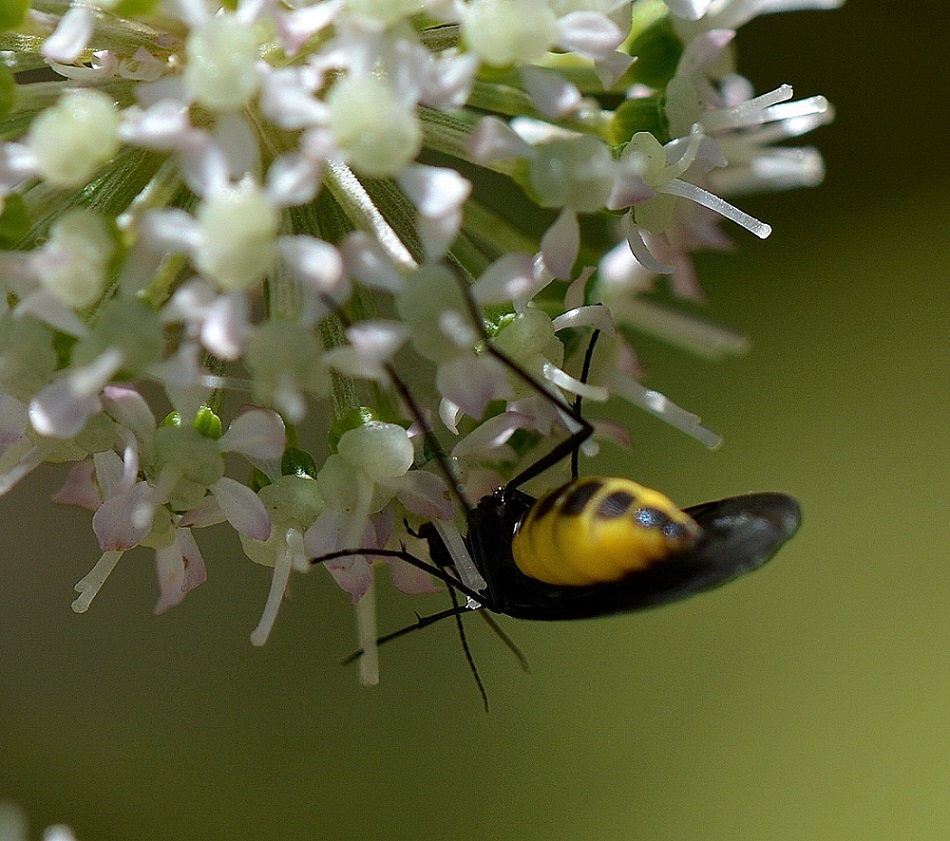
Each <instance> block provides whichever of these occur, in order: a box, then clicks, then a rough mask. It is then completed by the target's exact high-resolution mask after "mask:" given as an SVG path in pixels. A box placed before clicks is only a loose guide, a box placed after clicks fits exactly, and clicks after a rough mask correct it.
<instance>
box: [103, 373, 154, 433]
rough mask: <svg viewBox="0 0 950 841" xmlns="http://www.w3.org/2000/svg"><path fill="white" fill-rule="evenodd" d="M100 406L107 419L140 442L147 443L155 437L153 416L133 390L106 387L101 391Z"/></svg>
mask: <svg viewBox="0 0 950 841" xmlns="http://www.w3.org/2000/svg"><path fill="white" fill-rule="evenodd" d="M102 406H103V408H104V409H105V410H106V412H107V413H108V415H109V417H111V418H112V419H113V420H115V421H117V422H118V423H120V424H121V425H122V426H124V427H125V428H126V429H131V430H132V432H134V433H135V436H136V437H137V438H138V439H139V440H140V441H143V442H145V443H148V442H149V441H151V440H152V437H153V436H154V435H155V415H153V414H152V410H151V409H150V408H149V406H148V403H147V402H146V401H145V398H144V397H142V395H141V394H139V392H138V391H136V390H135V389H134V388H128V387H127V386H118V385H107V386H106V387H105V388H104V389H103V390H102Z"/></svg>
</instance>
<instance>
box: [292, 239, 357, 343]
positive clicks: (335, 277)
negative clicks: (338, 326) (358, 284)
mask: <svg viewBox="0 0 950 841" xmlns="http://www.w3.org/2000/svg"><path fill="white" fill-rule="evenodd" d="M277 248H278V251H279V253H280V258H281V260H282V261H283V263H284V264H286V266H287V268H288V269H289V270H290V272H291V273H292V274H293V275H294V276H295V277H296V278H297V279H298V280H299V281H300V282H301V284H303V285H304V287H305V288H304V294H303V296H302V298H303V300H302V301H301V311H300V316H299V317H300V323H301V324H303V325H304V327H312V326H313V325H314V324H316V322H317V321H319V320H320V319H321V318H323V317H324V316H325V315H326V314H327V312H328V311H329V310H330V309H331V307H332V304H331V303H329V302H332V303H333V304H337V305H342V304H343V302H344V301H345V300H346V299H347V298H349V297H350V293H351V292H352V290H353V284H352V282H351V280H350V278H349V276H347V275H346V274H344V272H343V257H342V255H341V254H340V251H339V249H337V248H336V247H335V246H333V245H330V243H328V242H324V241H323V240H322V239H318V238H317V237H311V236H306V235H300V236H284V237H279V238H278V240H277Z"/></svg>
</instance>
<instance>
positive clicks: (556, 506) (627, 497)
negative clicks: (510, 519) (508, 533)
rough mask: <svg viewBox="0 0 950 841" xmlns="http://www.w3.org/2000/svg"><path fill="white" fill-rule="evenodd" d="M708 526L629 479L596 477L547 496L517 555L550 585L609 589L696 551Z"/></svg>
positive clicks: (521, 536) (522, 530)
mask: <svg viewBox="0 0 950 841" xmlns="http://www.w3.org/2000/svg"><path fill="white" fill-rule="evenodd" d="M699 533H700V529H699V526H697V525H696V523H695V522H693V520H692V519H691V518H690V517H689V516H688V515H687V514H684V513H683V512H682V511H680V510H679V509H678V508H677V507H676V506H675V505H674V504H673V503H672V502H671V501H670V500H669V499H668V498H667V497H666V496H664V495H663V494H661V493H659V492H658V491H654V490H651V489H650V488H645V487H644V486H643V485H638V484H637V483H636V482H631V481H629V480H628V479H610V478H603V477H588V478H584V479H576V480H574V481H573V482H568V484H566V485H563V486H562V487H560V488H557V489H556V490H554V491H551V492H550V493H548V494H545V495H544V496H542V497H540V498H539V499H538V500H537V502H535V504H534V505H533V506H532V507H531V510H530V511H528V513H527V515H526V516H525V518H524V520H523V521H522V522H521V525H520V527H519V528H518V531H517V533H516V534H515V537H514V540H513V541H512V544H511V551H512V554H513V556H514V560H515V563H516V564H517V566H518V568H519V569H520V570H521V571H522V572H523V573H524V574H525V575H527V576H529V577H531V578H535V579H537V580H538V581H543V582H545V583H547V584H559V585H563V586H574V587H582V586H588V585H591V584H607V583H609V582H611V581H618V580H619V579H621V578H623V577H624V576H625V575H627V574H629V573H631V572H634V571H636V570H640V569H644V568H646V567H648V566H650V565H651V564H654V563H657V562H658V561H662V560H663V559H665V558H667V557H669V556H670V555H672V554H673V553H675V552H679V551H682V550H684V549H688V548H689V547H690V546H692V545H693V544H694V543H695V542H696V541H697V540H698V538H699Z"/></svg>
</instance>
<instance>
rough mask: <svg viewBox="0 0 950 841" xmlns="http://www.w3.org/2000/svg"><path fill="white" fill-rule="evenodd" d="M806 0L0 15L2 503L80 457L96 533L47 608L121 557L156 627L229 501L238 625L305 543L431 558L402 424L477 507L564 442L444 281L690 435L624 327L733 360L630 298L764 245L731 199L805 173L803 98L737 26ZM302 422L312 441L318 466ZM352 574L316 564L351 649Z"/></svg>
mask: <svg viewBox="0 0 950 841" xmlns="http://www.w3.org/2000/svg"><path fill="white" fill-rule="evenodd" d="M834 5H837V3H836V2H835V0H667V2H660V0H635V2H629V0H627V1H626V2H625V0H225V2H219V0H5V2H4V3H3V4H2V7H0V284H2V285H3V288H4V292H5V294H4V296H3V298H2V303H0V492H7V491H9V490H10V489H12V488H13V487H14V486H15V485H16V484H17V483H18V482H19V481H21V480H22V479H23V478H24V477H26V476H27V475H28V474H29V473H30V472H31V471H32V470H33V469H35V468H36V467H38V466H39V465H40V464H43V463H49V462H63V461H66V462H70V463H72V465H73V466H72V469H71V470H70V473H69V479H68V481H67V483H66V485H65V487H64V488H63V489H62V491H60V492H59V494H58V495H57V496H56V498H55V499H56V501H57V502H61V503H68V504H74V505H81V506H84V507H86V508H88V509H89V510H90V511H92V512H93V516H92V525H93V529H94V531H95V534H96V537H97V539H98V541H99V544H100V547H101V549H102V555H101V557H100V559H99V560H98V562H97V563H96V564H95V566H94V567H93V568H92V570H91V571H90V572H89V573H88V574H87V575H86V576H85V577H83V578H82V580H81V581H80V582H79V583H78V584H77V585H76V589H77V591H78V593H79V595H78V597H77V598H76V600H75V601H74V603H73V607H74V609H75V610H76V611H77V612H82V611H85V610H86V609H87V608H89V606H90V603H91V602H92V601H93V599H94V598H95V597H96V595H97V594H98V593H99V592H100V589H101V588H102V586H103V584H104V582H105V581H106V579H107V578H108V576H109V573H110V572H111V570H112V569H113V568H114V567H115V566H116V564H117V563H118V562H119V561H120V559H121V558H122V556H123V554H124V553H125V552H127V551H129V550H130V549H133V548H134V547H137V546H144V547H147V548H148V549H150V550H152V551H153V552H154V556H155V568H156V571H157V575H158V582H159V591H160V595H159V598H158V602H157V604H156V607H155V610H156V612H161V611H164V610H167V609H169V608H171V607H172V606H174V605H176V604H178V603H179V602H181V600H182V599H183V598H184V596H185V595H186V594H187V593H188V592H189V591H190V590H192V589H193V588H195V587H197V586H198V585H199V584H201V583H202V582H203V581H204V580H205V574H206V573H205V565H204V562H203V559H202V554H201V551H200V549H199V545H198V542H197V541H196V539H195V536H194V533H195V530H197V529H200V528H203V527H206V526H209V525H212V524H214V523H221V522H224V521H227V522H228V523H230V525H231V526H232V527H233V528H234V529H236V530H237V532H238V533H239V534H240V537H241V541H242V544H243V546H244V549H245V551H246V554H247V556H248V557H249V558H250V559H251V560H252V561H254V562H256V563H259V564H263V565H265V566H268V567H272V568H273V578H272V585H271V590H270V596H269V598H268V599H267V604H266V608H265V610H264V615H263V617H262V619H261V621H260V623H259V625H258V626H257V628H256V629H255V630H254V632H253V634H252V641H253V642H254V643H255V644H262V643H263V642H264V641H265V640H266V639H267V636H268V634H269V632H270V630H271V627H272V625H273V622H274V618H275V616H276V613H277V609H278V607H279V605H280V603H281V600H282V598H283V596H284V594H285V591H286V589H287V587H288V582H289V579H290V576H291V573H292V572H295V571H296V572H305V571H306V570H308V569H309V568H310V566H311V564H310V559H312V558H314V557H316V556H320V555H322V554H326V553H330V552H334V551H337V550H341V549H348V548H350V549H352V548H366V549H371V548H382V547H386V546H398V545H399V544H400V543H405V544H408V545H410V546H413V547H414V548H416V549H418V551H420V552H421V551H424V550H422V549H421V548H419V547H418V542H417V541H415V538H414V537H413V536H412V530H414V528H415V527H416V526H418V524H419V523H421V522H423V521H438V522H442V523H450V522H453V521H454V520H455V519H456V518H457V517H458V516H459V513H460V512H459V511H458V510H457V508H458V506H457V505H456V504H454V501H455V496H453V493H451V492H450V491H451V490H452V489H451V487H450V485H449V477H447V476H446V475H444V471H441V470H440V469H439V464H438V463H437V461H436V460H435V459H434V458H433V452H432V446H431V441H428V442H427V441H426V440H425V439H426V436H425V435H424V434H423V432H424V429H423V425H429V424H431V426H432V427H433V428H435V429H436V431H437V433H438V434H439V436H440V438H441V440H442V441H443V444H442V446H443V447H444V449H445V451H446V454H447V461H448V462H449V463H450V464H451V467H452V470H453V473H454V476H453V477H452V478H451V481H452V483H457V487H458V488H460V489H461V492H462V493H464V494H465V496H466V497H467V498H469V499H473V500H477V499H478V498H479V497H480V496H482V495H483V494H485V493H487V492H489V491H490V490H491V489H492V488H493V487H495V486H497V485H498V484H500V483H502V482H503V481H504V477H505V476H506V475H510V474H511V472H512V471H514V470H516V469H517V467H518V465H519V464H524V463H529V462H530V461H531V460H533V459H536V458H537V453H538V452H539V451H543V450H544V449H545V448H550V446H551V440H552V438H556V437H558V436H561V437H563V436H565V435H568V434H570V432H571V431H572V420H571V419H570V418H569V417H568V416H566V415H565V414H564V413H562V412H559V411H557V409H556V408H555V407H554V406H553V405H552V403H551V401H549V400H545V399H544V398H543V397H541V396H539V394H538V393H537V391H536V390H535V389H533V388H531V387H529V386H528V385H526V383H525V381H524V380H519V379H518V378H517V377H513V376H512V375H511V374H510V372H509V371H506V370H505V369H504V367H503V366H501V365H499V363H498V361H497V359H496V358H495V357H493V356H492V355H490V354H488V353H485V352H484V339H483V332H482V326H481V325H477V324H474V323H473V321H472V313H473V310H472V307H471V305H470V300H469V297H468V296H471V300H473V301H474V302H475V305H476V306H477V308H478V314H479V318H481V319H483V321H484V325H485V327H486V329H487V330H488V333H489V335H490V336H491V339H492V341H493V343H494V344H495V345H496V346H497V347H498V348H500V349H501V350H502V351H503V352H504V353H505V354H507V355H508V356H510V358H511V359H513V360H515V361H516V362H517V363H518V365H520V366H521V367H522V368H523V369H524V370H526V371H527V372H529V373H530V374H531V375H532V376H534V377H536V378H537V379H538V380H540V381H543V382H545V383H546V384H548V387H550V388H551V389H552V390H553V391H556V392H557V393H558V394H560V395H562V396H563V397H564V398H565V399H567V400H573V399H574V397H575V396H583V397H584V398H585V399H587V400H594V401H597V400H604V399H606V398H608V397H610V396H615V397H619V398H622V399H626V400H628V401H630V402H632V403H633V404H635V405H637V406H640V407H642V408H644V409H646V410H647V411H649V412H652V413H653V414H655V415H658V416H659V417H661V418H663V419H665V420H667V421H669V422H671V423H673V424H674V425H676V426H678V427H680V428H682V429H683V430H684V431H686V432H687V433H689V434H691V435H693V436H695V437H696V438H698V439H700V440H701V441H703V442H704V443H706V444H708V445H715V444H716V443H717V441H718V437H717V436H716V434H715V433H713V432H712V431H711V430H708V429H707V428H706V427H704V426H703V425H702V424H701V423H700V422H699V420H698V418H697V417H696V416H695V415H693V414H692V413H691V412H688V411H686V410H685V409H682V408H680V407H678V406H676V405H675V404H674V403H672V402H671V401H670V400H668V399H667V398H665V397H664V396H663V395H662V394H660V393H658V392H656V391H654V390H652V389H650V388H647V387H645V386H644V385H642V384H641V382H640V376H641V372H640V369H639V367H638V362H637V357H636V354H635V352H634V348H633V347H632V345H631V340H632V337H635V335H636V334H637V333H638V332H648V333H651V334H653V335H657V336H661V337H663V338H665V339H667V340H669V341H672V342H675V343H679V344H681V345H683V346H685V347H688V348H690V349H693V350H699V351H701V352H704V353H707V354H709V355H718V354H721V353H727V352H730V351H735V350H738V349H740V348H741V346H742V343H743V340H742V338H741V337H739V336H736V335H735V334H733V333H731V332H730V331H728V330H724V329H721V328H718V327H716V326H715V325H711V324H709V323H708V322H705V321H700V320H696V319H694V318H692V317H691V316H689V315H687V314H686V312H685V311H684V310H680V309H678V308H676V307H675V305H671V304H669V303H660V302H658V301H657V300H656V299H655V297H653V298H651V297H649V296H646V297H645V296H644V293H648V292H650V291H651V290H653V289H654V287H655V284H656V281H657V278H658V276H660V275H665V276H668V277H669V289H670V290H671V291H672V293H673V295H674V296H677V297H681V298H686V299H694V300H697V299H701V297H702V291H701V289H700V286H699V284H698V282H697V279H696V276H695V272H694V269H693V263H692V260H691V255H692V254H693V253H694V252H695V251H697V250H699V249H704V248H712V249H726V248H729V247H730V246H731V239H730V236H731V233H732V232H733V231H738V232H739V234H740V236H744V235H745V234H746V233H751V234H753V235H754V236H756V237H760V238H764V237H766V236H768V234H769V231H770V228H769V226H768V225H767V224H765V223H763V222H762V221H760V220H758V219H755V218H753V217H752V216H750V215H749V214H748V213H746V212H744V211H743V210H741V209H740V207H738V206H737V205H735V204H732V203H731V199H732V197H733V196H737V195H742V194H747V193H750V192H755V191H765V190H778V189H786V188H790V187H799V186H810V185H814V184H816V183H818V182H819V181H820V180H821V177H822V162H821V158H820V156H819V154H818V153H817V152H816V151H815V150H814V149H811V148H808V147H801V146H795V145H793V144H792V143H788V142H786V141H789V140H790V139H794V138H796V137H798V136H800V135H802V134H804V133H806V132H808V131H810V130H811V129H813V128H815V127H817V126H819V125H821V124H823V123H825V122H827V121H828V120H830V119H831V116H832V112H831V108H830V106H829V105H828V103H827V102H826V101H825V99H824V98H822V97H820V96H813V97H809V98H806V99H798V100H796V99H794V97H793V93H792V88H791V87H790V86H789V85H782V86H780V87H779V88H776V89H775V90H773V91H768V92H765V93H758V94H757V93H756V92H755V91H754V90H753V89H752V86H751V84H750V83H749V82H748V81H747V80H746V79H745V78H743V77H742V76H741V75H739V74H738V73H737V72H736V70H735V66H734V49H733V39H734V36H735V34H736V32H735V30H736V29H737V28H738V27H740V26H741V25H742V24H743V23H745V22H746V21H748V20H749V19H750V18H752V17H754V16H756V15H759V14H764V13H768V12H774V11H785V10H790V9H798V8H828V7H831V6H834ZM505 185H507V188H508V189H507V191H504V190H502V189H501V187H504V186H505ZM512 188H513V189H512ZM532 205H534V206H537V208H538V210H537V212H536V213H533V214H532V213H526V212H525V208H530V207H531V206H532ZM582 230H583V232H584V234H583V235H582ZM589 232H590V233H589ZM459 278H462V279H464V281H465V282H466V283H467V284H469V288H468V290H463V288H462V287H461V286H460V284H459ZM592 328H594V329H598V330H600V331H601V335H602V336H603V337H604V338H603V340H602V342H601V343H600V345H599V348H598V351H599V353H598V358H597V360H596V364H595V366H594V371H593V372H592V375H591V377H590V381H589V382H582V381H581V378H580V377H579V374H578V365H577V356H578V352H579V351H580V352H581V353H582V351H583V341H582V337H583V335H584V333H585V331H587V332H589V331H590V329H592ZM393 371H401V372H405V373H404V374H403V376H405V378H406V380H407V381H408V384H409V387H410V389H411V392H412V394H413V395H414V396H415V397H416V399H417V401H418V405H419V406H420V407H421V413H422V414H421V417H419V416H417V415H416V414H414V413H413V412H411V411H409V410H408V408H407V406H406V405H405V400H404V399H403V398H404V396H405V395H404V394H402V393H401V392H400V391H399V390H398V389H396V388H394V382H393V378H392V376H391V373H392V372H393ZM146 384H148V385H149V386H155V385H157V386H158V387H159V388H158V389H155V388H151V390H149V389H145V390H144V391H143V386H145V385H146ZM146 394H149V395H151V396H150V397H149V398H148V399H147V398H146V396H145V395H146ZM156 394H159V395H160V397H156V396H155V395H156ZM225 394H237V395H239V396H240V398H241V400H242V402H243V403H244V404H245V405H244V406H243V408H241V409H240V410H239V411H231V410H229V409H228V407H227V406H226V405H225V403H224V402H223V397H224V395H225ZM163 401H164V402H163ZM308 418H309V419H313V418H316V419H317V420H318V421H319V422H320V423H322V424H325V425H326V426H327V427H328V428H329V430H330V433H329V437H328V440H327V442H326V445H325V446H324V447H317V448H315V449H313V450H312V451H311V450H308V449H306V448H305V447H303V446H302V445H301V443H300V441H301V436H300V434H299V433H300V432H301V431H302V430H303V428H304V427H303V425H304V424H306V423H307V421H308ZM423 419H424V424H423V423H421V422H420V420H423ZM596 428H597V430H598V433H599V434H601V435H606V436H612V437H614V438H617V439H619V440H620V441H621V442H622V441H623V440H624V436H625V430H621V429H618V428H616V427H614V426H612V425H610V424H607V423H598V424H596ZM304 437H305V436H304ZM235 457H237V458H235ZM241 465H243V466H241ZM229 473H231V474H233V475H229ZM406 523H408V524H409V530H407V528H406V525H405V524H406ZM372 560H373V559H371V558H367V557H365V556H358V555H357V556H352V557H345V558H339V559H337V560H336V561H334V562H332V563H327V564H326V565H325V566H326V568H327V569H328V571H329V573H330V575H331V576H332V577H333V579H334V580H335V581H336V583H337V584H338V585H339V586H340V587H341V588H342V589H343V590H345V591H346V592H347V593H349V594H350V595H351V596H352V598H353V600H354V602H357V603H358V604H359V605H361V607H360V608H359V610H358V614H359V616H360V619H361V622H362V623H363V624H362V627H363V635H364V639H367V640H368V639H369V636H370V634H369V630H368V629H370V628H371V626H372V622H373V619H372V610H371V604H372V601H371V599H372V589H371V588H372V567H371V564H372ZM389 566H390V567H391V574H392V578H393V581H394V582H395V584H396V586H398V587H399V588H400V589H402V590H404V591H407V592H424V591H429V590H431V589H432V582H431V580H430V579H429V577H428V576H427V575H425V574H423V573H421V572H420V571H419V570H418V569H414V568H411V567H409V566H407V565H405V564H403V563H401V562H400V561H398V560H393V561H392V562H391V563H390V564H389Z"/></svg>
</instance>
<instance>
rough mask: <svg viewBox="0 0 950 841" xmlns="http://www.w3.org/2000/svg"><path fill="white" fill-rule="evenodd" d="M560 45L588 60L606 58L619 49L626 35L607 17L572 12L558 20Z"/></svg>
mask: <svg viewBox="0 0 950 841" xmlns="http://www.w3.org/2000/svg"><path fill="white" fill-rule="evenodd" d="M558 30H559V32H560V34H559V36H558V45H559V46H561V47H564V48H566V49H567V50H569V51H570V52H575V53H579V54H580V55H582V56H585V57H586V58H591V59H599V58H605V57H606V56H608V55H610V53H612V52H613V51H614V50H616V49H617V47H619V46H620V45H621V44H622V43H623V39H624V33H623V31H622V30H621V29H620V27H619V26H617V24H615V23H614V22H613V21H612V20H611V19H610V18H609V17H607V16H606V15H602V14H599V13H597V12H570V13H569V14H566V15H564V17H562V18H559V19H558Z"/></svg>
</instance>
